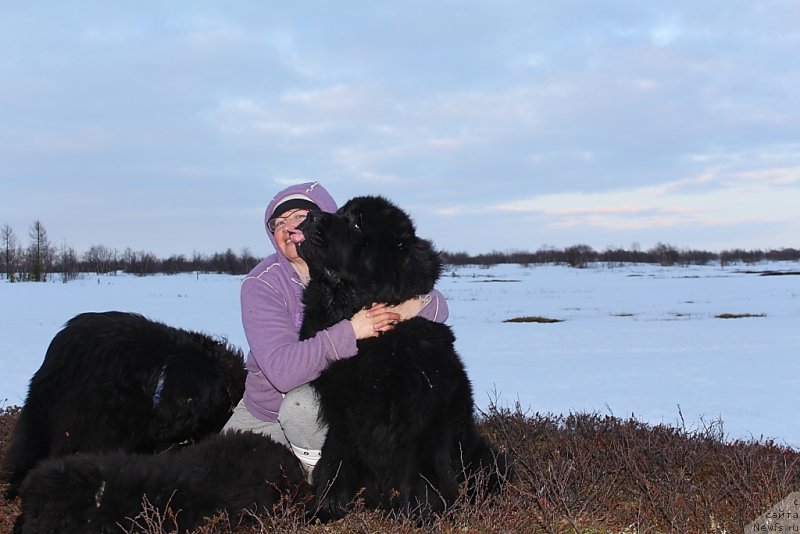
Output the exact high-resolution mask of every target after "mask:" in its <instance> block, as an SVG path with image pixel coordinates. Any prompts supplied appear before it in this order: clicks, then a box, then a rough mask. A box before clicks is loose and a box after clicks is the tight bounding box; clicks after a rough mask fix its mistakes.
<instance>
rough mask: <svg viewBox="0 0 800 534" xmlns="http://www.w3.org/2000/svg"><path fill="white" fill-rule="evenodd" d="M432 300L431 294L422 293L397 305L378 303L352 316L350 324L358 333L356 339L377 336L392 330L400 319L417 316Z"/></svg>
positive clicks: (404, 319)
mask: <svg viewBox="0 0 800 534" xmlns="http://www.w3.org/2000/svg"><path fill="white" fill-rule="evenodd" d="M430 301H431V298H430V296H428V295H422V296H419V297H414V298H410V299H408V300H406V301H403V302H401V303H400V304H397V305H396V306H387V305H386V304H382V303H376V304H373V305H372V306H370V307H369V308H364V309H363V310H361V311H359V312H358V313H356V314H355V315H353V317H351V318H350V325H351V326H352V327H353V331H354V332H355V333H356V339H366V338H368V337H375V336H378V335H380V334H382V333H383V332H388V331H389V330H392V329H393V328H394V325H396V324H397V323H399V322H400V321H406V320H408V319H411V318H412V317H416V316H417V315H418V314H419V312H421V311H422V308H424V307H425V306H427V305H428V303H429V302H430Z"/></svg>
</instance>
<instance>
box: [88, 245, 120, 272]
mask: <svg viewBox="0 0 800 534" xmlns="http://www.w3.org/2000/svg"><path fill="white" fill-rule="evenodd" d="M83 261H84V262H86V263H87V264H88V265H90V266H91V268H92V269H93V270H94V272H95V273H97V274H105V273H108V272H110V271H111V270H112V269H115V268H116V263H117V250H116V249H110V248H108V247H106V246H104V245H92V246H91V247H89V250H88V251H86V252H85V253H84V254H83Z"/></svg>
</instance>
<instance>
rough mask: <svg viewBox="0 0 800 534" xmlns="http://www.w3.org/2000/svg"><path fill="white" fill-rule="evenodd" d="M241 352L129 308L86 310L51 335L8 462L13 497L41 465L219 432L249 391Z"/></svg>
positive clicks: (164, 446) (159, 445) (6, 472)
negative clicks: (49, 459)
mask: <svg viewBox="0 0 800 534" xmlns="http://www.w3.org/2000/svg"><path fill="white" fill-rule="evenodd" d="M246 374H247V373H246V370H245V368H244V363H243V359H242V353H241V351H239V350H238V349H234V348H233V347H231V346H229V345H228V344H226V343H224V342H222V341H218V340H215V339H213V338H211V337H209V336H207V335H205V334H200V333H197V332H189V331H186V330H181V329H177V328H173V327H170V326H167V325H164V324H162V323H158V322H154V321H150V320H148V319H145V318H144V317H142V316H140V315H136V314H131V313H122V312H106V313H84V314H81V315H78V316H76V317H74V318H73V319H71V320H70V321H69V322H68V323H67V325H66V326H65V328H64V329H63V330H61V331H60V332H59V333H58V334H56V336H55V337H54V338H53V340H52V342H51V343H50V346H49V348H48V349H47V354H46V355H45V358H44V363H42V366H41V367H40V368H39V370H38V371H37V372H36V373H35V374H34V375H33V378H32V379H31V383H30V387H29V390H28V397H27V399H26V401H25V405H24V406H23V408H22V411H21V413H20V416H19V419H18V420H17V424H16V427H15V429H14V433H13V438H12V441H11V445H10V447H9V449H8V453H7V454H6V458H5V465H4V477H5V479H6V480H7V481H8V482H9V488H8V491H7V495H8V496H9V497H13V496H14V495H15V494H16V493H17V489H18V487H19V485H20V483H21V482H22V480H23V479H24V478H25V475H26V474H27V473H28V471H30V470H31V469H32V468H33V467H34V466H35V465H36V464H37V463H38V462H39V461H41V460H43V459H44V458H47V457H51V456H60V455H64V454H71V453H75V452H89V451H97V452H100V451H115V450H122V451H128V452H142V453H151V452H155V451H159V450H164V449H167V448H169V447H171V446H173V445H175V444H179V443H183V442H186V441H195V440H199V439H201V438H203V437H205V436H207V435H209V434H215V433H217V432H219V431H220V430H221V429H222V426H223V425H224V424H225V422H226V421H227V420H228V418H229V417H230V414H231V413H232V411H233V408H234V407H235V406H236V404H237V403H238V402H239V399H241V397H242V394H243V393H244V380H245V376H246Z"/></svg>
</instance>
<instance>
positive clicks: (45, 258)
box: [28, 219, 53, 282]
mask: <svg viewBox="0 0 800 534" xmlns="http://www.w3.org/2000/svg"><path fill="white" fill-rule="evenodd" d="M28 237H30V239H31V244H30V245H29V246H28V264H29V268H30V271H29V277H30V279H31V280H33V281H34V282H44V281H45V280H47V273H48V272H49V271H50V265H51V264H52V261H53V247H52V246H50V241H49V240H48V239H47V230H46V229H45V227H44V224H42V221H40V220H38V219H37V220H36V221H34V222H33V224H32V225H31V229H30V231H29V232H28Z"/></svg>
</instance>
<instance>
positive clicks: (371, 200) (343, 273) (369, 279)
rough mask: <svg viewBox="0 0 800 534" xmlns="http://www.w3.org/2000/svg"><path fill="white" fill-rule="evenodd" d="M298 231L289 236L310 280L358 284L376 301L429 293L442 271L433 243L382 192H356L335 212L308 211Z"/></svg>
mask: <svg viewBox="0 0 800 534" xmlns="http://www.w3.org/2000/svg"><path fill="white" fill-rule="evenodd" d="M298 230H299V232H298V234H296V235H295V236H294V237H293V240H294V241H295V243H296V245H297V252H298V254H299V255H300V257H301V258H303V259H304V260H305V261H306V263H307V264H308V268H309V272H310V274H311V279H312V280H314V281H317V282H321V283H325V284H332V285H339V284H347V285H350V286H354V287H358V288H360V289H361V291H364V292H369V295H370V296H371V297H372V298H373V300H374V301H375V302H387V303H397V302H401V301H403V300H405V299H407V298H410V297H412V296H415V295H419V294H423V293H428V292H429V291H431V289H433V285H434V284H435V283H436V280H437V279H438V278H439V274H440V272H441V268H442V266H441V260H440V258H439V254H438V253H437V252H436V251H435V250H434V248H433V245H432V244H431V242H430V241H428V240H425V239H421V238H419V237H417V235H416V230H415V228H414V223H413V222H412V220H411V218H410V217H409V216H408V214H406V213H405V212H404V211H403V210H401V209H400V208H398V207H397V206H395V205H394V204H392V203H391V202H389V201H388V200H386V199H385V198H383V197H377V196H363V197H355V198H353V199H351V200H350V201H348V202H347V203H346V204H345V205H344V206H342V207H341V208H340V209H339V211H337V212H336V213H324V212H318V211H312V212H309V215H308V218H307V219H306V220H305V221H304V222H303V224H301V225H300V226H299V228H298Z"/></svg>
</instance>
